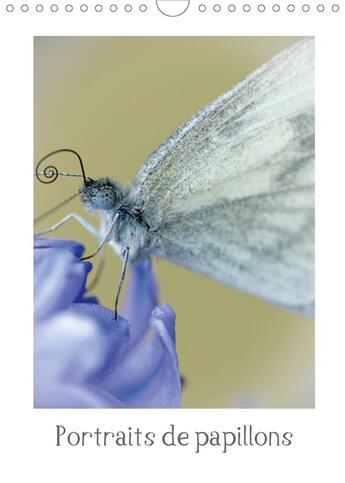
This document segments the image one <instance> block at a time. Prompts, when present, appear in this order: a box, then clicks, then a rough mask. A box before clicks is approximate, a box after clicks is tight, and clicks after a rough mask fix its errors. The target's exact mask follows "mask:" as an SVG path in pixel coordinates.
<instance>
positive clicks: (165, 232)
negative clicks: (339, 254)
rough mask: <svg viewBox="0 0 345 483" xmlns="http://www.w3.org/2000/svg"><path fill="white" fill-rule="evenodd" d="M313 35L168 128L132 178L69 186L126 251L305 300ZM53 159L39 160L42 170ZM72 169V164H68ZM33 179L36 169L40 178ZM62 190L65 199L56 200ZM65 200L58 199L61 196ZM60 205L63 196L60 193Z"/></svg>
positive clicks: (284, 298) (287, 300)
mask: <svg viewBox="0 0 345 483" xmlns="http://www.w3.org/2000/svg"><path fill="white" fill-rule="evenodd" d="M314 111H315V108H314V39H313V38H306V39H304V40H302V41H301V42H299V43H297V44H294V45H293V46H291V47H290V48H288V49H286V50H284V51H283V52H281V53H280V54H278V55H277V56H275V57H274V58H273V59H271V60H270V61H269V62H267V63H266V64H264V65H263V66H262V67H260V68H259V69H258V70H256V71H254V72H253V73H252V74H250V75H249V76H248V77H247V78H246V79H244V80H243V81H242V82H241V83H239V84H238V85H237V86H236V87H234V88H233V89H231V90H230V91H228V92H226V93H225V94H223V95H222V96H220V97H219V98H217V99H216V100H215V101H213V102H212V103H211V104H209V105H208V106H207V107H205V108H204V109H202V110H201V111H200V112H199V113H197V114H196V115H195V116H194V117H192V118H191V119H190V120H188V121H187V122H186V123H185V124H183V125H182V126H181V127H180V128H179V129H177V130H176V131H175V132H174V133H173V134H172V135H171V136H170V137H169V138H168V139H167V140H166V141H165V142H163V144H161V145H160V146H159V147H158V149H157V150H156V151H155V152H154V153H152V154H151V156H149V158H148V159H147V160H146V161H145V163H144V164H143V165H142V167H141V169H140V170H139V172H138V174H137V175H136V177H135V179H134V180H133V182H132V184H131V185H130V186H123V185H122V184H120V183H119V182H118V181H115V180H113V179H111V178H108V177H105V178H101V179H97V180H93V179H91V178H89V177H87V176H86V175H85V171H84V167H83V163H82V160H81V158H80V156H79V154H78V153H76V152H75V151H74V150H71V149H61V150H57V151H54V152H52V153H49V154H48V155H47V156H45V157H44V158H42V159H41V160H40V162H39V163H38V164H37V167H36V174H37V176H38V177H39V175H42V173H41V172H39V167H40V165H41V163H42V162H43V161H44V160H46V159H47V158H48V157H49V156H51V155H54V154H56V153H58V152H62V151H70V152H72V153H74V154H75V155H77V157H78V159H79V162H80V165H81V169H82V175H79V176H82V177H83V180H84V184H83V186H81V187H80V189H79V195H80V197H81V200H82V202H83V204H84V206H85V208H86V209H87V210H88V211H90V212H93V213H96V214H97V215H99V218H100V230H99V231H98V230H96V229H95V228H94V227H93V226H91V225H90V224H89V223H88V222H86V221H85V220H83V219H82V218H81V217H80V216H78V215H75V214H69V215H67V217H65V218H64V219H63V220H61V221H60V222H59V223H57V224H56V225H54V226H53V227H50V228H49V229H46V230H44V231H41V232H40V234H44V233H47V232H51V231H53V230H55V229H56V228H58V227H59V226H61V224H63V223H65V222H66V221H67V220H68V219H70V218H71V217H74V218H76V219H77V220H78V221H79V222H80V223H82V224H83V226H84V227H85V228H87V229H88V230H89V231H90V232H91V233H92V234H94V235H95V236H96V237H97V238H98V239H99V241H100V245H99V247H98V249H97V250H96V251H95V252H94V253H92V254H91V255H90V256H88V257H84V259H87V258H90V257H91V256H94V255H95V254H96V253H98V252H100V251H101V250H102V248H103V246H104V245H105V244H106V243H107V244H108V245H110V246H111V247H112V248H113V249H114V251H115V252H116V253H117V254H118V255H119V256H120V257H122V259H123V270H122V275H121V281H120V286H119V289H118V294H117V297H116V302H115V316H116V313H117V302H118V296H119V294H120V290H121V286H122V282H123V279H124V275H125V271H126V267H127V263H131V262H135V261H137V260H140V259H142V258H145V257H150V256H151V255H154V256H158V257H162V258H165V259H168V260H170V261H172V262H174V263H176V264H179V265H182V266H184V267H186V268H189V269H191V270H193V271H195V272H199V273H201V274H203V275H206V276H208V277H211V278H214V279H216V280H219V281H221V282H224V283H225V284H227V285H230V286H232V287H234V288H237V289H239V290H243V291H246V292H248V293H250V294H252V295H255V296H258V297H261V298H263V299H266V300H268V301H270V302H272V303H274V304H278V305H281V306H285V307H288V308H290V309H292V310H296V311H299V312H301V313H305V314H309V315H312V314H313V311H314V225H315V222H314V218H315V216H314V157H315V154H314V153H315V147H314V145H315V141H314V137H315V136H314V131H315V128H314V127H315V120H314V118H315V115H314ZM54 170H56V168H54V167H52V166H49V167H48V168H46V169H45V170H44V173H43V174H44V175H45V176H46V178H50V179H49V180H48V182H51V181H53V180H54V179H56V177H57V175H58V174H64V175H70V174H69V173H58V171H57V170H56V171H54ZM77 176H78V175H77ZM39 179H40V178H39ZM66 201H68V200H66ZM63 203H65V202H63ZM59 206H61V204H60V205H59Z"/></svg>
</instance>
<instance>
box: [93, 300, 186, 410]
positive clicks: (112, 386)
mask: <svg viewBox="0 0 345 483" xmlns="http://www.w3.org/2000/svg"><path fill="white" fill-rule="evenodd" d="M174 324H175V313H174V311H173V310H172V308H171V307H170V306H169V305H167V304H164V305H160V306H159V307H157V308H156V309H155V310H154V311H153V313H152V316H151V319H150V329H149V331H148V332H147V333H146V334H145V337H144V338H143V339H142V341H141V342H140V344H138V345H137V346H136V347H134V348H133V349H132V350H130V351H129V352H128V353H127V354H126V355H125V357H124V358H123V360H122V362H121V364H120V365H119V366H118V367H117V369H116V371H114V373H113V374H112V375H111V376H110V377H109V378H108V379H107V380H105V381H104V382H103V383H102V387H104V388H106V389H108V390H109V391H110V392H111V393H112V394H113V395H115V396H116V397H117V398H119V399H120V400H121V401H123V402H124V404H125V405H126V406H128V407H179V406H180V403H181V382H180V374H179V370H178V360H177V356H176V352H175V335H174Z"/></svg>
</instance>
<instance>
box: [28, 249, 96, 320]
mask: <svg viewBox="0 0 345 483" xmlns="http://www.w3.org/2000/svg"><path fill="white" fill-rule="evenodd" d="M40 250H41V249H40ZM44 251H45V253H44V255H42V254H41V256H40V257H39V258H38V261H37V262H36V266H35V320H36V321H38V320H44V319H48V318H49V317H50V316H52V315H53V314H54V313H56V312H58V311H61V310H64V309H66V308H67V307H68V306H69V305H70V304H71V303H73V302H74V300H75V299H76V298H77V297H78V296H80V294H81V293H83V291H84V290H85V282H86V277H87V274H88V272H89V271H90V270H91V268H92V265H91V264H90V263H88V262H80V261H79V258H77V257H76V256H75V254H74V253H72V252H70V251H69V250H66V249H55V248H49V249H47V250H45V249H44Z"/></svg>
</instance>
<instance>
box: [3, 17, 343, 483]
mask: <svg viewBox="0 0 345 483" xmlns="http://www.w3.org/2000/svg"><path fill="white" fill-rule="evenodd" d="M343 26H344V15H343V14H338V15H337V16H333V17H332V18H330V17H328V18H325V17H321V16H316V15H312V14H311V15H309V17H307V16H305V17H302V16H294V17H293V18H289V17H288V16H287V15H285V16H283V15H281V16H274V15H273V14H269V15H266V16H265V17H260V19H259V17H258V16H254V15H252V16H246V17H245V16H242V17H240V16H238V17H237V18H236V21H235V22H231V21H230V20H229V18H228V17H226V16H223V17H220V16H219V17H218V18H217V19H215V18H214V17H212V21H210V19H209V17H206V16H204V17H201V16H200V15H189V16H184V17H181V18H180V19H179V20H178V21H176V19H171V18H168V17H162V16H158V15H157V14H154V15H152V17H151V19H150V21H148V20H146V21H145V22H142V21H141V20H140V18H139V17H138V16H132V17H131V18H130V19H129V20H126V19H125V18H124V17H122V18H121V19H119V20H118V21H116V22H115V21H114V19H113V18H109V17H108V16H103V17H102V19H100V16H97V14H90V15H88V16H87V17H85V19H84V20H83V21H82V22H79V23H77V21H76V19H75V18H73V17H68V16H64V17H63V18H59V19H58V20H57V19H56V18H54V17H53V16H52V15H51V16H46V17H45V18H44V19H43V17H41V18H39V17H37V16H32V17H31V18H30V20H28V18H27V17H25V16H24V15H23V16H16V17H14V16H13V17H12V18H10V17H9V16H6V17H5V16H3V15H1V16H0V36H1V64H0V65H1V75H0V82H1V89H0V96H1V98H0V115H1V123H0V133H1V157H2V171H1V174H2V189H1V190H0V193H1V207H2V218H3V219H2V226H3V234H2V237H1V253H2V261H1V267H2V276H1V280H2V282H3V286H2V288H1V292H0V293H1V295H2V296H1V302H2V307H1V308H2V317H1V324H2V346H1V351H0V352H1V367H2V396H1V404H2V410H1V416H2V418H3V420H4V421H3V422H2V425H1V429H2V441H3V443H4V446H5V447H4V448H3V449H2V452H1V455H2V461H3V463H2V466H1V472H5V471H6V472H7V476H6V477H5V476H3V478H2V481H23V480H24V478H25V479H26V480H27V479H34V481H36V482H45V481H47V480H49V481H50V482H55V481H56V482H57V481H59V482H61V481H67V482H72V481H83V482H91V481H101V480H103V481H105V480H108V479H114V480H115V479H117V480H119V479H121V481H139V479H140V480H141V481H145V482H146V481H150V482H156V481H157V482H158V481H162V480H164V481H166V482H170V481H171V482H172V481H174V482H176V481H177V478H179V479H180V480H181V481H188V480H190V479H191V478H193V480H194V481H227V480H230V479H233V480H234V481H237V482H239V481H240V482H241V481H245V482H247V481H248V482H249V481H264V482H273V481H274V482H276V481H280V482H291V481H294V482H300V481H315V480H316V479H318V480H319V479H321V480H322V479H326V478H327V481H341V480H342V477H341V475H342V474H343V475H344V469H343V465H342V456H343V445H344V443H343V431H344V429H345V428H344V416H343V408H344V402H345V401H344V383H343V380H344V376H343V368H344V355H343V354H344V349H343V345H344V339H345V337H344V335H345V333H344V321H345V317H344V312H345V310H344V303H343V299H344V294H343V292H344V282H343V278H344V276H343V274H344V254H343V252H344V247H345V237H344V230H343V229H342V228H343V226H342V225H343V220H344V213H343V211H344V206H345V203H344V191H345V189H344V184H345V176H344V174H345V173H344V171H345V170H344V164H345V163H344V148H343V144H344V143H343V139H344V136H345V134H344V120H343V119H344V105H345V103H344V86H345V78H344V56H343V45H344V40H345V39H344V27H343ZM33 35H316V38H317V267H316V268H317V279H316V280H317V283H316V291H317V292H316V293H317V341H316V342H317V361H316V362H317V367H316V375H317V393H316V409H311V410H306V409H303V410H296V409H291V410H240V409H238V410H235V409H231V410H145V411H143V410H121V411H120V412H119V411H114V410H83V411H77V410H67V411H63V410H46V411H44V410H33V409H32V324H31V313H32V297H31V294H32V284H31V271H32V255H31V243H32V240H31V234H32V221H31V220H32V209H31V200H32V183H31V178H32V152H33V139H32V138H33V136H32V132H33V130H32V127H33V125H32V120H33V115H32V113H33V105H32V92H33V82H32V47H33V42H32V37H33ZM170 423H174V424H176V425H177V427H178V428H181V430H184V431H189V432H191V433H192V432H193V431H195V430H205V431H207V430H213V429H214V430H219V431H226V430H231V429H233V428H234V427H237V426H241V425H243V424H247V425H249V424H252V425H253V426H255V428H260V429H262V430H266V431H270V430H271V431H273V430H275V431H291V432H293V433H294V444H293V445H292V446H290V447H288V448H266V447H263V448H256V449H252V448H236V449H233V450H230V451H229V452H228V453H227V454H223V453H221V451H219V449H218V448H211V449H209V450H208V451H204V452H203V453H201V454H199V455H195V454H193V451H192V449H191V448H190V447H186V448H164V447H158V446H155V447H153V448H145V447H143V448H127V449H117V448H115V447H107V448H100V447H84V448H79V447H76V448H56V447H55V429H54V428H55V424H64V425H66V426H68V427H70V428H74V429H80V430H85V431H88V430H89V431H92V430H95V429H96V428H97V427H100V428H102V429H105V430H109V431H111V430H113V429H117V430H119V429H126V428H127V427H128V426H131V427H134V428H135V427H137V426H140V427H141V428H142V429H143V430H145V429H147V430H153V431H158V432H159V431H161V430H162V429H163V428H164V427H167V428H168V426H169V424H170ZM8 475H9V476H8Z"/></svg>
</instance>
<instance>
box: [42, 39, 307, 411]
mask: <svg viewBox="0 0 345 483" xmlns="http://www.w3.org/2000/svg"><path fill="white" fill-rule="evenodd" d="M314 64H315V39H314V37H310V36H309V37H308V36H304V37H303V36H300V37H297V36H284V37H283V36H204V37H203V36H166V37H162V36H35V37H34V38H33V73H34V93H33V108H34V166H33V173H34V174H33V183H34V348H33V351H34V391H33V392H34V402H33V406H34V408H194V409H198V408H230V409H231V408H256V409H261V408H277V409H278V408H291V409H294V408H314V406H315V394H314V393H315V387H314V386H315V384H314V382H315V381H314V379H315V337H314V336H315V334H314V329H315V327H314V308H315V296H314V246H315V209H314V191H315V189H314V188H315V186H314V164H315V96H314V78H315V73H314V70H315V66H314Z"/></svg>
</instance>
